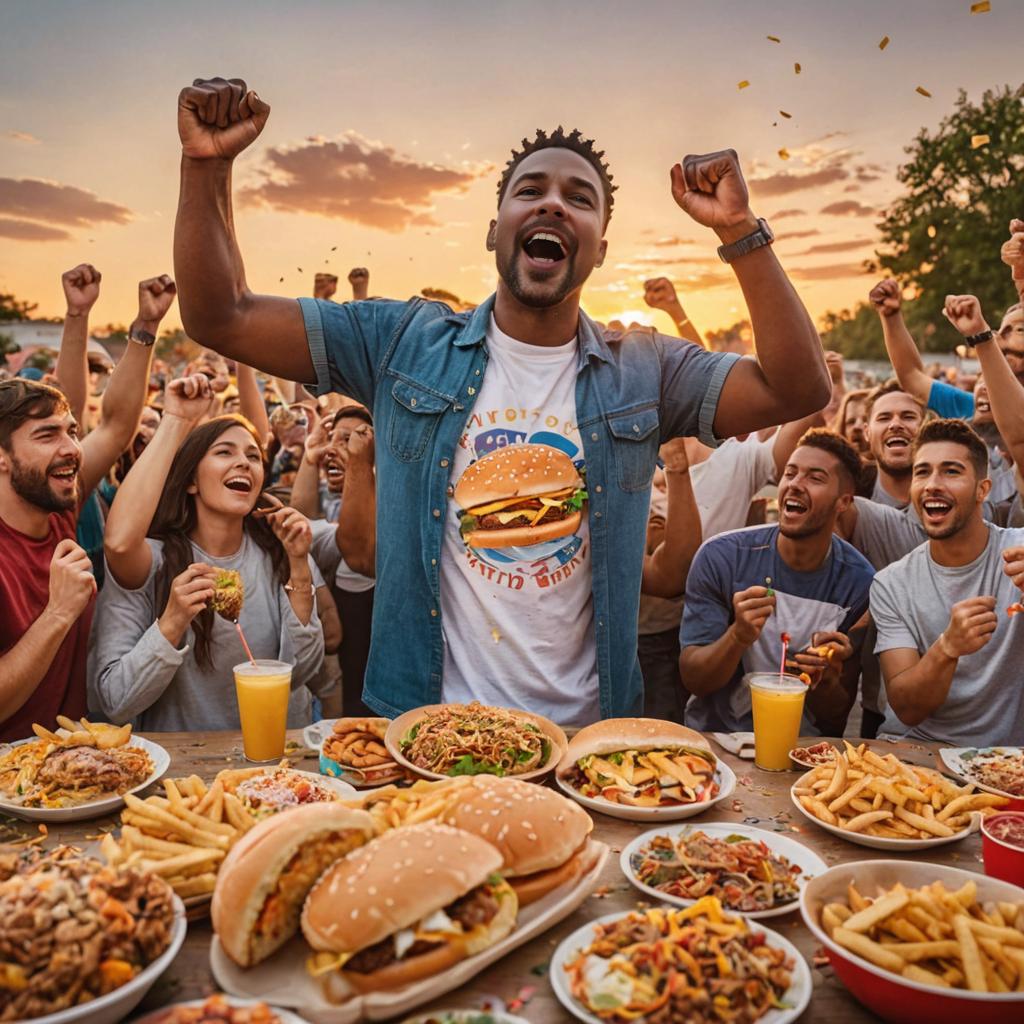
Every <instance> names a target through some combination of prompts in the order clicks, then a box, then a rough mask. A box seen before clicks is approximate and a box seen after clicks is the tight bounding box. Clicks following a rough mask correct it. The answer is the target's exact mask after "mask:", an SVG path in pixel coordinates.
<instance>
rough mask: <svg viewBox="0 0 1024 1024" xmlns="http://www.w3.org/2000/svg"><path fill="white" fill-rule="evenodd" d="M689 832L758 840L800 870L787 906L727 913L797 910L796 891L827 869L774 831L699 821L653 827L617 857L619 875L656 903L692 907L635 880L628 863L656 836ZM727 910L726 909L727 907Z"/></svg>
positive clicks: (764, 914) (748, 914)
mask: <svg viewBox="0 0 1024 1024" xmlns="http://www.w3.org/2000/svg"><path fill="white" fill-rule="evenodd" d="M691 832H705V833H707V835H709V836H713V837H715V838H716V839H726V838H728V837H729V836H736V835H741V836H743V838H744V839H753V840H754V841H755V842H756V841H761V842H763V843H764V844H765V845H766V846H767V847H768V849H769V850H771V851H772V853H774V854H777V855H778V856H781V857H785V858H786V859H787V860H788V861H789V862H790V864H795V865H796V866H797V867H799V868H800V874H799V875H797V877H796V884H797V889H798V892H797V895H796V896H795V897H794V898H793V899H792V900H791V901H790V902H789V903H783V904H780V905H779V906H777V907H772V908H771V909H770V910H744V911H736V910H729V913H730V914H736V913H742V915H743V916H744V917H749V918H762V917H779V916H780V915H781V914H788V913H791V912H792V911H794V910H796V909H797V908H798V907H799V905H800V893H799V890H802V889H803V887H804V886H805V885H806V884H807V881H808V879H810V878H814V877H815V876H816V875H820V874H824V872H826V871H827V870H828V865H827V864H826V863H825V862H824V861H823V860H822V859H821V858H820V857H819V856H818V855H817V854H816V853H815V852H814V851H813V850H809V849H808V848H807V847H806V846H804V844H803V843H799V842H797V841H796V840H795V839H791V838H790V837H789V836H784V835H780V834H779V833H777V832H768V831H767V830H765V829H761V828H751V827H750V826H749V825H738V824H736V823H735V822H729V821H721V822H718V821H713V822H709V823H708V824H704V823H703V822H701V823H695V824H693V825H667V826H665V827H664V828H652V829H651V830H650V832H644V833H643V834H642V835H639V836H637V837H636V839H634V840H633V841H632V842H631V843H630V844H629V845H628V846H627V847H625V849H623V851H622V855H621V856H620V857H619V866H620V867H621V868H622V873H623V874H624V875H625V876H626V878H628V879H629V880H630V882H632V883H633V885H635V886H636V887H637V888H638V889H639V890H640V891H641V892H645V893H647V894H648V895H649V896H653V897H654V898H655V899H656V900H661V901H662V902H664V903H672V904H674V905H675V906H677V907H689V906H691V905H692V904H694V903H696V902H697V901H696V900H690V899H685V898H684V897H682V896H672V895H670V894H669V893H666V892H662V891H661V890H660V889H656V888H655V887H654V886H652V885H646V884H645V883H643V882H641V881H640V880H639V879H638V878H637V877H636V874H635V873H634V871H633V866H632V863H631V861H632V858H633V854H634V853H639V851H640V848H641V847H642V846H645V845H646V844H647V843H649V842H650V841H651V840H652V839H653V838H654V837H655V836H670V837H671V838H672V839H673V841H674V840H675V839H676V837H677V836H680V835H689V833H691ZM726 909H727V910H728V908H726Z"/></svg>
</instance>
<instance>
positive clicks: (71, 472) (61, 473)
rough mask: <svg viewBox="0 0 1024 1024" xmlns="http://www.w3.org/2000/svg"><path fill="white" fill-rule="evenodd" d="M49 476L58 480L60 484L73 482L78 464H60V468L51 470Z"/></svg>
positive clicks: (76, 474)
mask: <svg viewBox="0 0 1024 1024" xmlns="http://www.w3.org/2000/svg"><path fill="white" fill-rule="evenodd" d="M50 476H52V477H53V478H54V479H56V480H59V481H60V482H61V483H62V484H70V483H74V481H75V479H76V478H77V476H78V465H77V464H75V465H73V466H62V467H61V468H60V469H55V470H53V471H51V473H50Z"/></svg>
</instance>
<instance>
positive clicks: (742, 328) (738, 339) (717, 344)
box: [704, 320, 754, 355]
mask: <svg viewBox="0 0 1024 1024" xmlns="http://www.w3.org/2000/svg"><path fill="white" fill-rule="evenodd" d="M704 341H705V342H707V345H708V348H710V349H711V351H712V352H741V353H746V354H748V355H749V354H750V353H751V352H753V351H754V330H753V328H752V327H751V326H750V321H749V320H737V321H736V323H734V324H732V325H731V326H730V327H723V328H722V329H721V330H718V331H705V332H704Z"/></svg>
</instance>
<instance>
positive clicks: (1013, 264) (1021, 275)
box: [999, 219, 1024, 281]
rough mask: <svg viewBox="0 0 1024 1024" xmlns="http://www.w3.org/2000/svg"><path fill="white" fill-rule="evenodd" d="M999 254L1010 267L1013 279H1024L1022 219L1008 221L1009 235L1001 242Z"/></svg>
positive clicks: (1023, 227) (1023, 224)
mask: <svg viewBox="0 0 1024 1024" xmlns="http://www.w3.org/2000/svg"><path fill="white" fill-rule="evenodd" d="M999 256H1000V258H1001V259H1002V261H1003V262H1004V263H1005V264H1006V265H1007V266H1008V267H1010V268H1012V270H1013V279H1014V281H1024V220H1017V219H1014V220H1011V221H1010V237H1009V238H1008V239H1007V240H1006V241H1005V242H1003V246H1002V248H1001V249H1000V250H999Z"/></svg>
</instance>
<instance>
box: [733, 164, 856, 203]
mask: <svg viewBox="0 0 1024 1024" xmlns="http://www.w3.org/2000/svg"><path fill="white" fill-rule="evenodd" d="M849 176H850V172H849V171H847V170H846V169H845V168H843V167H838V166H831V167H822V168H821V169H820V170H817V171H807V172H804V173H797V172H794V171H779V172H778V173H776V174H769V175H767V176H766V177H763V178H755V179H754V180H753V181H751V182H750V191H751V192H752V193H753V194H754V195H756V196H757V197H758V198H759V199H768V198H770V197H772V196H784V195H788V194H789V193H790V192H802V191H803V190H804V189H808V188H823V187H824V186H825V185H832V184H834V183H835V182H837V181H842V180H843V179H844V178H848V177H849Z"/></svg>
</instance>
